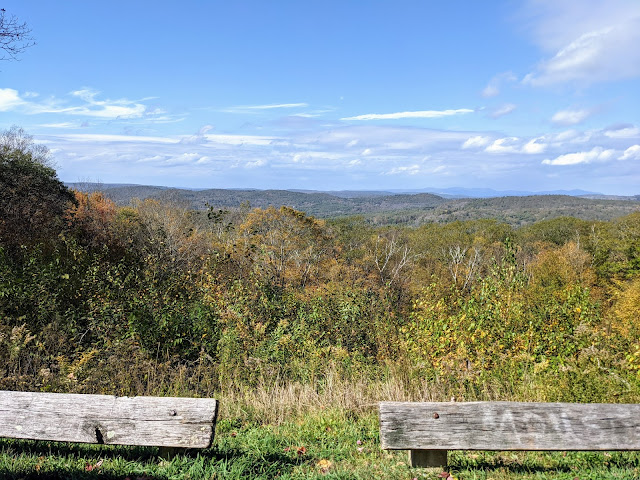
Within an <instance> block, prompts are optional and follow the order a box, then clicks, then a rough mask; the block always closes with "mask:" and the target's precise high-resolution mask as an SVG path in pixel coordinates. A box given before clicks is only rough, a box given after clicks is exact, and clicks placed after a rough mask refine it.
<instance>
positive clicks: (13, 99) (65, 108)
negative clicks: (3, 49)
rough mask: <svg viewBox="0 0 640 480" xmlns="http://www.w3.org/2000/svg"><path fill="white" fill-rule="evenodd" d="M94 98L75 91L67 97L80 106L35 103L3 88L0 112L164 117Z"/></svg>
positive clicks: (122, 101) (31, 95)
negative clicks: (74, 99) (79, 102)
mask: <svg viewBox="0 0 640 480" xmlns="http://www.w3.org/2000/svg"><path fill="white" fill-rule="evenodd" d="M98 95H99V92H98V91H95V90H91V89H82V90H75V91H73V92H71V93H70V96H71V97H74V98H77V99H79V100H81V101H82V102H83V103H82V104H80V105H70V104H69V103H70V102H68V101H66V100H60V99H56V98H49V99H45V100H42V101H39V102H38V101H35V100H32V99H35V98H36V97H38V95H37V94H35V93H34V92H28V93H25V94H24V95H23V96H20V93H19V92H18V91H17V90H14V89H11V88H4V89H0V111H16V112H18V113H23V114H26V115H39V114H59V115H60V114H62V115H79V116H85V117H94V118H101V119H110V120H113V119H132V118H142V117H148V118H149V119H152V118H154V117H157V116H158V115H161V114H164V113H165V112H164V111H163V110H161V109H157V108H156V109H154V110H148V108H147V106H146V105H144V104H142V103H140V102H139V101H134V100H127V99H118V100H110V99H106V100H97V99H96V97H97V96H98ZM165 118H166V117H165ZM58 123H60V122H58Z"/></svg>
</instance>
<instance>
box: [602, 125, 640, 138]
mask: <svg viewBox="0 0 640 480" xmlns="http://www.w3.org/2000/svg"><path fill="white" fill-rule="evenodd" d="M604 134H605V135H606V136H607V137H609V138H635V137H640V128H638V127H623V128H617V129H614V130H607V131H605V132H604Z"/></svg>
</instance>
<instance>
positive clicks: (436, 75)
mask: <svg viewBox="0 0 640 480" xmlns="http://www.w3.org/2000/svg"><path fill="white" fill-rule="evenodd" d="M2 8H4V9H5V10H6V12H7V14H11V15H15V16H16V17H18V18H19V19H20V20H22V21H24V22H26V23H27V24H28V26H29V28H30V29H31V31H32V36H33V37H34V39H35V41H36V45H34V46H33V47H31V48H29V49H27V50H26V51H25V52H24V53H23V54H22V55H21V56H20V60H19V61H6V60H5V61H0V129H2V130H4V129H7V128H9V127H11V126H12V125H18V126H20V127H22V128H24V129H25V130H26V131H27V132H28V133H29V134H31V135H33V137H34V138H35V140H36V141H37V142H40V143H43V144H45V145H47V146H48V147H49V148H50V150H51V152H52V155H53V159H54V161H55V163H56V168H57V171H58V175H59V177H60V178H61V179H62V180H64V181H67V182H77V181H81V182H86V181H96V182H102V183H136V184H146V185H166V186H174V187H187V188H259V189H271V188H276V189H311V190H391V189H396V190H397V189H407V190H410V189H423V188H434V189H435V188H449V187H465V188H493V189H496V190H513V189H519V190H527V191H532V192H536V191H545V190H557V189H581V190H588V191H593V192H599V193H605V194H617V195H634V194H640V47H639V46H640V0H523V1H520V2H518V1H513V0H486V1H482V2H479V1H476V0H467V1H463V0H451V1H446V2H444V1H442V2H435V1H434V2H431V1H423V0H394V1H391V0H388V1H380V0H367V1H365V0H358V1H356V0H322V1H316V0H305V1H300V0H281V1H277V0H276V1H272V2H266V1H264V0H250V1H243V0H235V1H226V2H222V1H205V0H202V1H195V0H183V1H182V2H169V1H162V0H159V1H153V2H151V1H131V0H129V1H126V2H125V1H120V0H110V1H108V2H88V1H86V0H82V1H80V0H65V1H64V2H51V1H50V0H5V1H4V2H2Z"/></svg>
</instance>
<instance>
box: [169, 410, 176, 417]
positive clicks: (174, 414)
mask: <svg viewBox="0 0 640 480" xmlns="http://www.w3.org/2000/svg"><path fill="white" fill-rule="evenodd" d="M169 413H170V415H171V416H172V417H175V416H176V415H178V412H176V411H175V410H171V412H169Z"/></svg>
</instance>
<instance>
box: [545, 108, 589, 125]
mask: <svg viewBox="0 0 640 480" xmlns="http://www.w3.org/2000/svg"><path fill="white" fill-rule="evenodd" d="M591 113H592V112H591V111H589V110H584V109H583V110H560V111H559V112H556V113H555V114H554V115H553V117H551V121H552V122H553V123H555V124H556V125H565V126H566V125H576V124H578V123H581V122H584V121H585V120H586V119H587V118H589V116H590V115H591Z"/></svg>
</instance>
